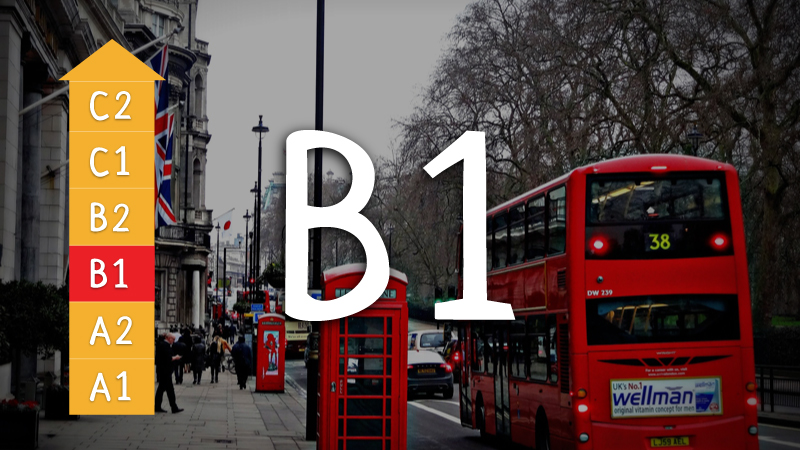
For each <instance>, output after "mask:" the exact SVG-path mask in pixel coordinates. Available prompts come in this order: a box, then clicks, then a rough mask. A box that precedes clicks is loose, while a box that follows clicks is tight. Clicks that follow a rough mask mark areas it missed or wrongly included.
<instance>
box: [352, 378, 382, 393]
mask: <svg viewBox="0 0 800 450" xmlns="http://www.w3.org/2000/svg"><path fill="white" fill-rule="evenodd" d="M347 395H383V378H348V379H347Z"/></svg>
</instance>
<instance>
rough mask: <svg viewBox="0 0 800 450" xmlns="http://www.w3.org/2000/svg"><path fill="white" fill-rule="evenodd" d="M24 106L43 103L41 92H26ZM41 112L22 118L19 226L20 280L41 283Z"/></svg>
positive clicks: (27, 114)
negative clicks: (20, 218)
mask: <svg viewBox="0 0 800 450" xmlns="http://www.w3.org/2000/svg"><path fill="white" fill-rule="evenodd" d="M24 99H25V100H24V104H26V105H30V104H32V103H35V102H38V101H39V100H41V99H42V93H41V92H39V91H29V92H25V96H24ZM41 120H42V108H41V106H40V107H36V108H34V109H32V110H30V111H28V112H27V113H25V115H24V116H22V204H21V209H22V211H21V214H22V222H21V223H20V225H21V226H20V237H21V244H22V248H21V256H20V278H21V279H23V280H28V281H33V282H36V281H39V255H40V252H39V224H40V222H39V218H40V214H39V191H40V185H41V173H42V160H41V157H42V155H41V144H42V142H41V141H42V131H41Z"/></svg>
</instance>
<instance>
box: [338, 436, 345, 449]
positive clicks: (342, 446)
mask: <svg viewBox="0 0 800 450" xmlns="http://www.w3.org/2000/svg"><path fill="white" fill-rule="evenodd" d="M339 450H344V441H343V440H341V439H339Z"/></svg>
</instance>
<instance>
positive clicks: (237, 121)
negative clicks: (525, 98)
mask: <svg viewBox="0 0 800 450" xmlns="http://www.w3.org/2000/svg"><path fill="white" fill-rule="evenodd" d="M469 3H470V1H469V0H447V1H435V2H434V1H429V0H426V1H423V0H404V1H402V2H396V1H374V0H373V1H369V0H361V1H356V0H339V1H328V2H326V16H325V88H324V92H325V96H324V130H325V131H331V132H334V133H337V134H341V135H343V136H345V137H347V138H348V139H351V140H353V141H355V142H356V143H357V144H359V145H360V146H361V147H362V148H364V150H365V151H366V152H367V153H368V154H369V155H370V156H371V157H372V158H373V160H375V159H377V158H378V157H380V156H389V155H390V154H391V152H390V147H389V146H390V143H391V141H392V140H393V139H394V138H395V136H396V132H395V130H394V129H393V128H392V124H393V122H392V121H393V119H401V118H403V117H405V116H407V115H409V114H410V113H411V112H412V110H413V107H414V106H415V105H417V104H419V103H418V102H419V94H420V92H421V90H422V88H423V87H424V86H426V85H427V84H428V80H429V77H430V75H431V73H432V71H433V69H434V67H435V65H436V62H437V60H438V58H439V56H440V54H441V52H442V50H443V48H445V47H446V46H447V42H446V39H445V38H446V34H447V32H448V31H450V29H451V28H452V26H453V25H454V24H455V20H456V17H457V16H458V15H459V14H461V13H462V12H463V11H464V8H465V7H466V5H467V4H469ZM196 34H197V38H198V39H202V40H205V41H208V42H209V53H210V54H211V65H210V67H209V74H208V100H207V101H208V105H207V114H208V118H209V131H210V133H211V135H212V138H211V142H210V143H209V146H208V164H207V169H206V170H207V172H206V173H207V175H206V207H207V208H209V209H213V210H214V217H217V216H218V215H219V214H221V213H223V212H225V211H227V210H228V209H230V208H232V207H235V208H236V210H235V211H234V214H233V217H234V222H233V227H232V228H233V231H234V235H235V233H236V232H240V233H242V234H244V220H243V219H242V216H243V215H244V213H245V209H250V210H251V213H252V208H253V196H252V194H250V193H249V190H250V189H251V188H252V187H253V184H254V182H255V180H256V177H257V170H258V167H257V162H258V140H257V138H256V137H255V135H254V134H253V133H252V132H251V131H250V130H251V129H252V127H253V126H255V125H257V124H258V115H259V114H263V115H264V124H265V125H266V126H268V127H269V129H270V133H269V134H268V135H267V136H266V137H265V138H264V142H263V148H264V150H263V152H264V153H263V158H264V161H263V168H262V181H261V183H262V187H265V186H267V185H268V180H269V179H270V178H272V173H273V172H276V171H281V172H285V159H284V148H285V143H286V137H287V136H288V135H289V134H291V133H292V132H294V131H297V130H305V129H314V98H315V97H314V96H315V90H314V86H315V70H316V69H315V67H316V60H315V58H316V56H315V55H316V53H315V52H316V2H315V1H311V0H306V1H264V0H236V1H235V2H232V1H202V2H200V6H199V10H198V16H197V32H196ZM309 155H310V156H311V157H310V158H309V162H310V163H311V167H312V168H313V163H312V161H313V153H311V152H309ZM326 156H327V152H326ZM329 169H331V170H333V171H334V172H335V173H336V176H345V177H348V173H349V169H348V168H347V166H346V165H345V164H344V163H343V162H342V160H341V159H339V160H338V161H334V158H326V163H325V167H324V169H323V170H324V171H325V172H327V171H328V170H329ZM251 225H252V224H251Z"/></svg>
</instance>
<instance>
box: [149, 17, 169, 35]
mask: <svg viewBox="0 0 800 450" xmlns="http://www.w3.org/2000/svg"><path fill="white" fill-rule="evenodd" d="M166 26H167V18H166V16H162V15H161V14H153V26H151V27H150V30H151V31H152V32H153V34H155V35H156V37H161V36H164V28H166Z"/></svg>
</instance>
